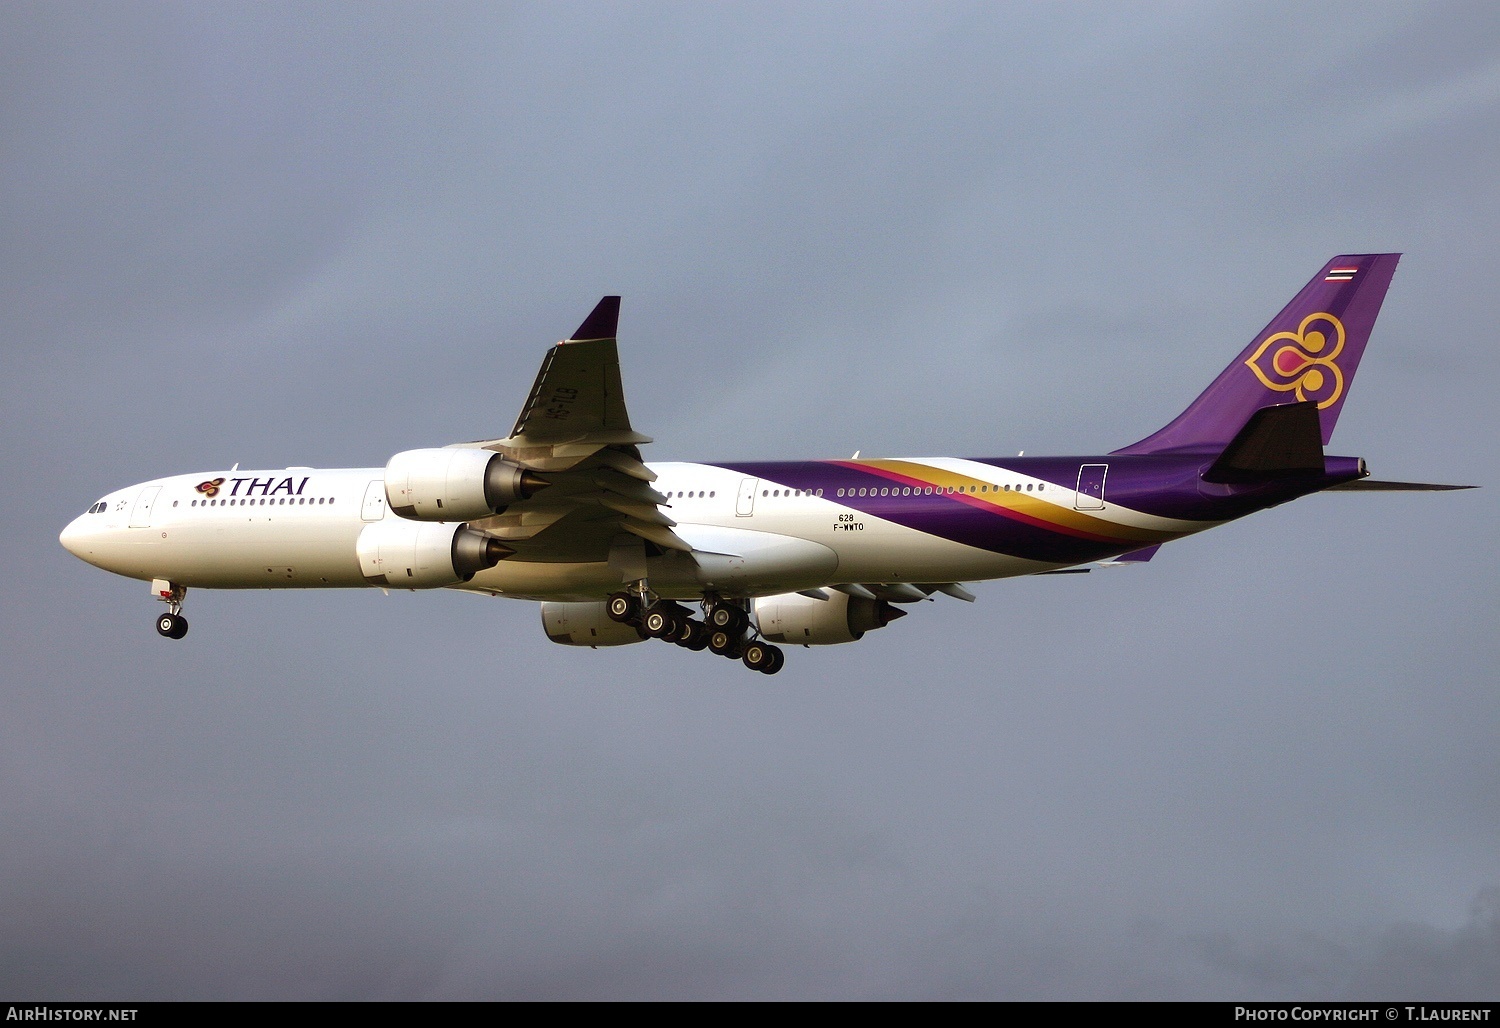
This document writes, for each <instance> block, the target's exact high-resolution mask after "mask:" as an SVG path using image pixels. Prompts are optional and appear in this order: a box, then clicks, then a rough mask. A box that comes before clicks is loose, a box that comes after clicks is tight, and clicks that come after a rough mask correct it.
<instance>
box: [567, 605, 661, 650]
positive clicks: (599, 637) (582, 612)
mask: <svg viewBox="0 0 1500 1028" xmlns="http://www.w3.org/2000/svg"><path fill="white" fill-rule="evenodd" d="M605 606H606V604H605V603H604V601H602V600H595V601H591V602H588V603H554V602H550V601H549V602H547V603H543V604H542V628H543V629H544V630H545V631H546V633H547V638H548V639H551V640H552V641H553V642H555V643H562V644H563V645H564V646H589V647H593V648H598V647H600V646H624V645H626V644H628V643H638V642H643V641H644V640H645V638H646V637H645V636H643V635H642V634H641V633H640V631H639V630H638V629H637V628H636V627H635V626H634V625H623V624H621V623H620V622H618V621H613V620H611V619H610V616H609V614H608V613H607V612H606V611H605Z"/></svg>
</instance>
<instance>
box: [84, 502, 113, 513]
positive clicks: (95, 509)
mask: <svg viewBox="0 0 1500 1028" xmlns="http://www.w3.org/2000/svg"><path fill="white" fill-rule="evenodd" d="M106 506H108V504H106V503H105V502H104V501H103V500H100V501H99V502H98V503H96V504H94V505H93V506H92V507H90V508H89V509H88V513H90V514H102V513H104V508H105V507H106Z"/></svg>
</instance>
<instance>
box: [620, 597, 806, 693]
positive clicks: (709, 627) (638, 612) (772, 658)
mask: <svg viewBox="0 0 1500 1028" xmlns="http://www.w3.org/2000/svg"><path fill="white" fill-rule="evenodd" d="M605 610H606V611H608V613H609V616H610V619H611V620H613V621H618V622H620V623H621V624H626V625H635V626H636V628H637V630H639V631H640V632H641V634H642V635H644V636H646V637H648V638H652V639H662V640H665V641H666V642H670V643H676V644H677V645H678V646H681V647H683V648H684V649H689V650H705V649H707V650H712V651H713V652H714V653H717V654H718V655H719V656H721V657H728V658H730V659H731V660H738V661H741V662H742V663H743V664H744V665H745V666H746V667H747V668H749V669H750V670H752V671H759V672H761V673H762V674H766V675H774V674H775V673H776V672H778V671H780V670H781V668H782V666H783V665H784V664H785V663H786V656H785V654H783V653H782V652H781V650H780V649H779V648H778V647H775V646H772V645H771V644H770V643H768V642H765V641H764V640H762V639H757V638H756V637H755V636H756V634H757V633H756V632H755V631H754V630H753V629H752V628H751V626H750V615H749V614H748V613H746V611H745V609H744V608H743V607H741V606H738V605H737V604H734V603H732V602H729V601H727V600H724V599H723V598H721V597H713V596H705V597H704V598H703V620H702V621H699V620H697V619H696V618H694V617H693V613H692V611H690V610H689V609H688V608H686V607H684V606H683V605H682V604H680V603H676V602H674V601H672V600H657V599H653V597H652V596H651V593H650V591H649V590H648V589H647V588H646V586H645V583H644V582H643V583H640V585H639V586H638V587H637V589H636V591H634V592H618V593H614V594H613V595H611V596H610V598H609V600H608V601H607V603H606V606H605Z"/></svg>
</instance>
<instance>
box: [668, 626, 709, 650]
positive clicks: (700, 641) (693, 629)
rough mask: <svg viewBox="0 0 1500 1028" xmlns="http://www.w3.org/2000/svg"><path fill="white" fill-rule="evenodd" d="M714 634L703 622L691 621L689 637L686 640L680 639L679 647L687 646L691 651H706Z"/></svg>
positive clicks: (678, 641) (688, 631)
mask: <svg viewBox="0 0 1500 1028" xmlns="http://www.w3.org/2000/svg"><path fill="white" fill-rule="evenodd" d="M712 634H713V632H712V631H711V630H710V629H709V627H708V626H707V625H705V624H704V623H703V622H702V621H689V622H688V630H687V635H686V637H685V638H679V639H678V640H677V645H678V646H685V647H686V648H688V649H690V650H706V649H708V637H709V636H710V635H712Z"/></svg>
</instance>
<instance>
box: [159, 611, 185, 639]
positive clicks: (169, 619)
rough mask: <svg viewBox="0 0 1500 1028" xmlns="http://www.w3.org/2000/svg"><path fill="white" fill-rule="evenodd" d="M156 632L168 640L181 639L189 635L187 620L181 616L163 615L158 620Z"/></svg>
mask: <svg viewBox="0 0 1500 1028" xmlns="http://www.w3.org/2000/svg"><path fill="white" fill-rule="evenodd" d="M156 630H157V632H158V633H160V634H161V635H163V636H165V637H166V638H168V639H181V638H182V637H183V636H185V635H187V630H188V623H187V618H185V617H183V616H182V615H181V614H170V613H169V614H163V615H162V616H161V617H159V618H157V619H156Z"/></svg>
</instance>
